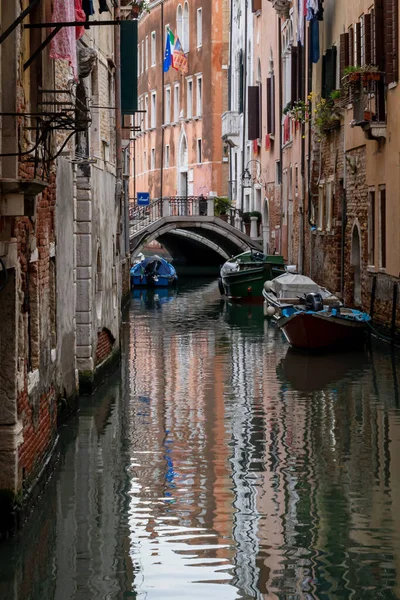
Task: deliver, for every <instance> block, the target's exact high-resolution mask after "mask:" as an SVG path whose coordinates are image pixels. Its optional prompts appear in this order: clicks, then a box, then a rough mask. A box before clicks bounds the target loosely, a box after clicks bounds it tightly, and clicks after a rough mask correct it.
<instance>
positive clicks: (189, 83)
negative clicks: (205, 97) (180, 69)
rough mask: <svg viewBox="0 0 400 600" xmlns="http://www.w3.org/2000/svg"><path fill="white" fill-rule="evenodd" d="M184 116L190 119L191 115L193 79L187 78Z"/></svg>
mask: <svg viewBox="0 0 400 600" xmlns="http://www.w3.org/2000/svg"><path fill="white" fill-rule="evenodd" d="M186 103H187V106H186V118H187V119H191V118H192V116H193V81H192V80H191V79H188V80H187V98H186Z"/></svg>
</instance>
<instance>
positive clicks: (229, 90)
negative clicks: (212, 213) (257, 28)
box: [228, 0, 237, 202]
mask: <svg viewBox="0 0 400 600" xmlns="http://www.w3.org/2000/svg"><path fill="white" fill-rule="evenodd" d="M230 11H231V14H230V18H229V71H228V110H229V111H231V110H232V97H231V94H232V56H233V49H232V46H233V44H232V32H233V27H232V23H233V19H232V15H233V0H231V8H230ZM232 157H233V152H232V146H231V145H229V200H230V201H231V202H232V200H233V198H232V185H233V180H232V177H233V168H232ZM235 175H236V178H237V173H236V174H235ZM236 193H237V188H236Z"/></svg>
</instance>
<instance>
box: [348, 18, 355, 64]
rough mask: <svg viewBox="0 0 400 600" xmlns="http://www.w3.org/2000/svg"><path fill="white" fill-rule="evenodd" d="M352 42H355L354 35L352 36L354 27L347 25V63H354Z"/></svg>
mask: <svg viewBox="0 0 400 600" xmlns="http://www.w3.org/2000/svg"><path fill="white" fill-rule="evenodd" d="M354 44H355V36H354V28H353V27H349V65H355V64H356V63H355V62H354V56H355V53H354Z"/></svg>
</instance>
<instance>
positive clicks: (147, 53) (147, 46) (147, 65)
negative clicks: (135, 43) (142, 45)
mask: <svg viewBox="0 0 400 600" xmlns="http://www.w3.org/2000/svg"><path fill="white" fill-rule="evenodd" d="M145 69H146V71H148V70H149V36H148V35H146V65H145Z"/></svg>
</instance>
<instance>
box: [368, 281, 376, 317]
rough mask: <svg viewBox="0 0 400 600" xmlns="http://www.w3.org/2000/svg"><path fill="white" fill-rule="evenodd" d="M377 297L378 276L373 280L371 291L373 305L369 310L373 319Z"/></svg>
mask: <svg viewBox="0 0 400 600" xmlns="http://www.w3.org/2000/svg"><path fill="white" fill-rule="evenodd" d="M375 295H376V275H374V276H373V278H372V290H371V304H370V308H369V314H370V317H371V319H373V317H374V308H375Z"/></svg>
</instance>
